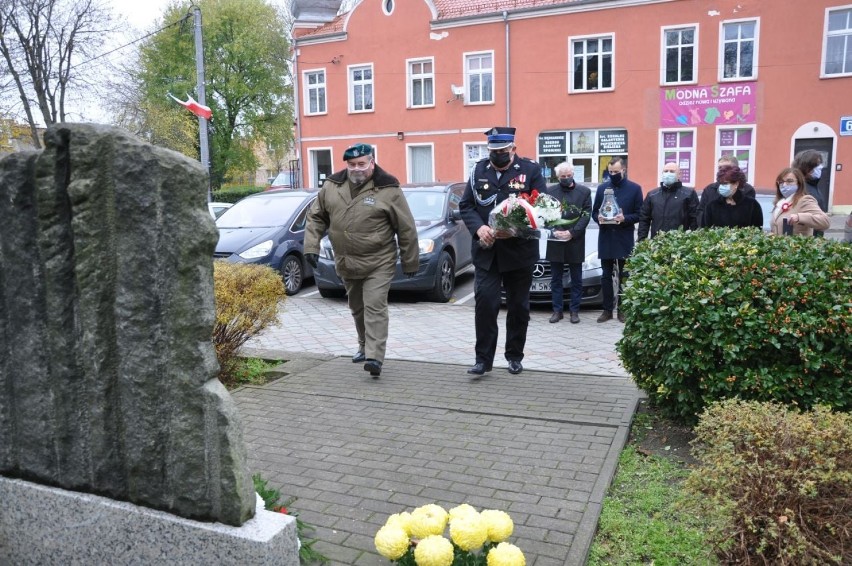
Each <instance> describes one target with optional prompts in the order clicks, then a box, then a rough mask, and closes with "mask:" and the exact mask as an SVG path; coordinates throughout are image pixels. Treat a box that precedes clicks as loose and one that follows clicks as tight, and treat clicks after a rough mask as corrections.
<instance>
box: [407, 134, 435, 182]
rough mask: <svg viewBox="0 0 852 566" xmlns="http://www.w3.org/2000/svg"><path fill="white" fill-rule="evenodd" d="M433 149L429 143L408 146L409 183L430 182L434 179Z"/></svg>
mask: <svg viewBox="0 0 852 566" xmlns="http://www.w3.org/2000/svg"><path fill="white" fill-rule="evenodd" d="M433 151H434V148H433V147H432V145H431V144H429V145H409V146H408V182H409V183H431V182H432V181H434V180H435V166H434V160H433V159H432V153H433Z"/></svg>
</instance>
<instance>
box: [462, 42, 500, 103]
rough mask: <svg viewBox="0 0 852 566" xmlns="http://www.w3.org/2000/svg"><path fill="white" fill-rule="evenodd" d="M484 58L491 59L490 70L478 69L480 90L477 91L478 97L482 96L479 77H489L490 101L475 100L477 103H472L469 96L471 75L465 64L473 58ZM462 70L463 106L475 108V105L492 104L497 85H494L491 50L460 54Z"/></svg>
mask: <svg viewBox="0 0 852 566" xmlns="http://www.w3.org/2000/svg"><path fill="white" fill-rule="evenodd" d="M484 56H488V57H491V69H490V70H487V71H483V70H482V69H480V70H479V71H478V74H479V75H480V83H479V84H480V89H479V90H480V95H481V94H482V88H481V85H482V84H483V81H482V79H481V77H482V76H484V75H486V74H488V75H490V76H491V99H490V100H477V101H475V102H474V101H472V97H471V96H470V93H471V90H470V89H471V86H470V85H471V80H470V77H471V75H472V74H473V73H471V72H470V71H469V70H468V67H467V64H468V60H469V59H471V58H473V57H484ZM462 68H463V69H464V92H465V95H464V103H465V105H471V106H476V105H481V104H494V97H495V94H496V92H497V85H496V84H495V74H494V51H493V50H491V51H471V52H468V53H462Z"/></svg>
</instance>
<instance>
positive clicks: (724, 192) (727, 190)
mask: <svg viewBox="0 0 852 566" xmlns="http://www.w3.org/2000/svg"><path fill="white" fill-rule="evenodd" d="M733 192H734V189H733V187H731V184H730V183H723V184H721V185H719V195H720V196H723V197H729V196H731V194H733Z"/></svg>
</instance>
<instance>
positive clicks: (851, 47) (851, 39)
mask: <svg viewBox="0 0 852 566" xmlns="http://www.w3.org/2000/svg"><path fill="white" fill-rule="evenodd" d="M845 11H849V12H852V4H847V5H846V6H832V7H831V8H826V9H825V23H824V25H823V32H822V59H821V60H820V65H819V76H820V78H821V79H833V78H838V77H849V76H852V69H850V71H849V72H840V73H826V72H825V65H826V63H827V61H826V57H827V56H828V38H829V37H830V36H831V37H835V36H846V49H845V52H844V54H845V55H847V56H848V53H849V52H850V51H852V16H850V21H849V27H847V28H846V31H845V32H841V31H835V32H829V31H828V18H829V16H830V15H831V13H832V12H845ZM845 59H846V57H844V60H845Z"/></svg>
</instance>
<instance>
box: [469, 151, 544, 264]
mask: <svg viewBox="0 0 852 566" xmlns="http://www.w3.org/2000/svg"><path fill="white" fill-rule="evenodd" d="M546 188H547V183H546V182H545V180H544V177H543V176H542V174H541V167H539V165H538V163H536V162H534V161H531V160H529V159H526V158H522V157H518V156H517V155H516V156H515V157H514V159H513V160H512V163H511V164H510V165H509V168H508V169H506V170H505V171H503V172H502V173H501V174H500V176H499V178H498V175H497V170H495V169H494V166H493V165H492V164H491V162H490V161H489V160H488V159H487V158H486V159H482V160H480V161H478V162H477V163H476V165H475V166H474V167H473V169H472V170H471V174H470V179H468V183H467V187H465V190H464V195H463V196H462V199H461V201H460V202H459V211H460V212H461V216H462V219H463V220H464V223H465V225H466V226H467V229H468V230H469V231H470V233H471V235H473V244H472V246H473V249H472V251H471V255H472V256H473V265H474V266H475V267H478V268H481V269H490V268H491V264H492V262H494V261H496V262H497V266H498V270H499V271H501V272H503V271H512V270H515V269H522V268H524V267H530V266H532V265H533V264H534V263H535V262H536V261H538V259H539V252H538V240H527V239H523V238H506V239H500V240H497V241H496V242H495V243H494V245H493V246H491V247H490V248H483V247H481V246H480V245H479V237H478V236H477V235H476V231H477V230H479V228H480V227H482V226H483V225H485V226H487V225H488V215H489V214H490V213H491V211H492V210H493V209H494V207H495V206H497V205H498V204H500V203H501V202H503V201H504V200H506V199H507V198H509V195H510V194H514V195H518V194H520V193H530V192H532V190H533V189H536V190H538V192H540V193H543V192H545V189H546Z"/></svg>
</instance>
